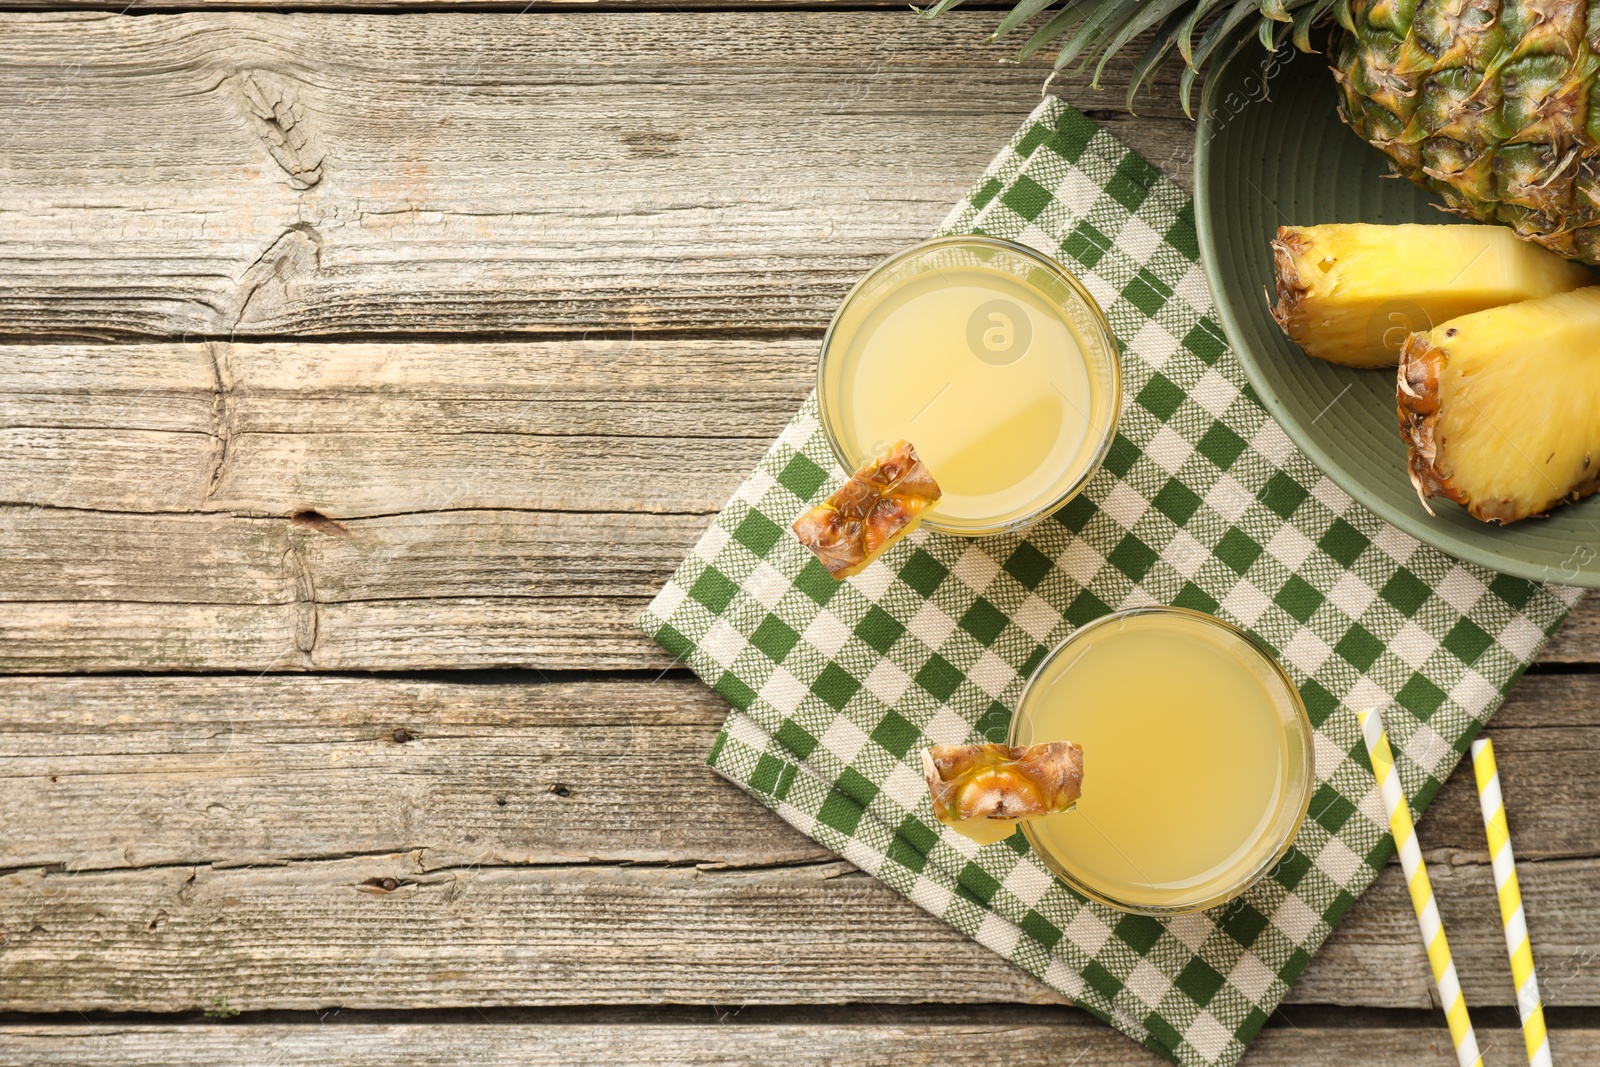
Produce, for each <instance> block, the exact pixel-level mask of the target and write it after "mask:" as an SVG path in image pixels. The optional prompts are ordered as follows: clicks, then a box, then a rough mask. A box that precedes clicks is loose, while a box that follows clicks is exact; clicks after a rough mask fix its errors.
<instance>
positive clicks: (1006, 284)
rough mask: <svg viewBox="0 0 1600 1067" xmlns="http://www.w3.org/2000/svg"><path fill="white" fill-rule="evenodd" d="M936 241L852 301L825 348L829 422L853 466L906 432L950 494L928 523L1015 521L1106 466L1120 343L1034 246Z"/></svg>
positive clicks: (1006, 524) (971, 527) (822, 394)
mask: <svg viewBox="0 0 1600 1067" xmlns="http://www.w3.org/2000/svg"><path fill="white" fill-rule="evenodd" d="M930 248H932V249H933V251H932V252H931V253H926V254H924V257H923V258H922V259H920V260H919V259H918V258H917V256H918V251H919V250H913V252H912V253H910V254H909V262H905V261H903V260H905V259H906V258H907V257H902V260H891V261H890V263H889V264H887V265H886V266H885V267H884V268H880V270H879V271H877V272H874V273H873V274H872V275H869V276H868V278H867V280H866V281H864V282H863V283H862V285H861V286H859V287H858V288H857V290H856V291H855V292H854V293H852V294H851V296H850V298H848V299H847V300H846V302H845V305H844V307H843V308H842V309H841V310H840V312H839V315H838V316H837V317H836V319H835V321H834V324H833V326H832V328H831V329H830V331H829V336H828V340H827V341H826V342H825V344H824V352H823V358H822V365H821V371H820V374H819V383H818V401H819V404H820V406H821V411H822V415H823V421H824V424H825V425H826V427H827V428H828V430H829V436H830V439H831V440H832V441H833V443H834V447H835V451H836V452H838V453H839V460H840V463H841V465H843V466H844V467H845V468H846V469H851V470H853V469H855V468H856V467H857V466H858V465H860V464H861V463H862V462H864V461H865V460H867V459H869V458H871V457H873V456H876V455H878V454H880V453H881V452H882V451H883V450H884V449H886V448H887V447H888V446H889V445H891V444H893V443H894V442H895V441H898V440H900V439H902V438H904V439H905V440H908V441H910V442H911V443H912V444H913V445H914V446H915V447H916V449H917V453H918V455H919V456H920V457H921V458H922V461H923V462H924V463H925V464H926V465H927V467H928V469H929V471H930V472H932V474H933V476H934V478H935V479H936V480H937V481H938V482H939V487H940V489H941V490H942V492H943V495H942V497H941V498H940V500H939V503H938V504H937V505H935V506H934V507H933V508H932V509H931V510H930V511H929V513H928V516H927V519H926V521H927V523H928V525H929V526H931V527H932V528H934V529H938V530H942V531H944V532H947V533H963V534H983V533H994V532H999V531H1001V530H1011V529H1017V528H1020V527H1022V526H1025V525H1027V524H1028V523H1030V522H1032V521H1035V520H1037V519H1038V518H1040V517H1041V516H1043V515H1045V514H1048V513H1049V511H1051V510H1053V509H1054V508H1055V507H1057V506H1059V505H1060V504H1062V503H1065V502H1066V501H1067V500H1068V499H1070V498H1071V496H1072V494H1073V493H1074V492H1076V491H1077V489H1078V488H1079V487H1081V485H1082V484H1083V482H1084V481H1086V480H1087V479H1088V477H1089V476H1090V475H1091V474H1093V472H1094V470H1095V469H1096V468H1097V467H1098V465H1099V461H1100V458H1101V457H1102V456H1103V454H1104V451H1105V448H1106V446H1107V445H1108V444H1109V442H1110V438H1111V432H1112V430H1113V429H1114V427H1115V421H1116V407H1117V402H1118V399H1119V396H1120V393H1119V387H1118V384H1117V381H1116V377H1117V366H1116V355H1115V344H1114V342H1112V341H1111V339H1110V337H1109V335H1108V333H1107V332H1106V330H1105V327H1104V321H1103V320H1102V319H1101V318H1100V317H1099V314H1098V310H1097V309H1095V308H1094V306H1093V304H1092V302H1090V301H1089V300H1088V297H1087V296H1086V295H1085V294H1083V293H1082V291H1081V290H1080V289H1079V288H1077V287H1076V285H1075V283H1074V282H1073V280H1072V279H1071V277H1070V276H1069V275H1066V274H1065V272H1064V271H1061V269H1060V268H1059V267H1057V266H1055V265H1054V264H1051V263H1050V262H1049V261H1048V260H1043V259H1042V257H1038V256H1036V254H1034V253H1032V252H1031V251H1029V250H1027V249H1022V248H1021V247H1020V246H1010V245H1006V244H1005V243H1003V242H991V241H986V240H984V239H979V238H954V239H949V238H947V239H944V240H943V241H936V242H930V244H928V245H923V246H919V249H920V250H927V249H930ZM974 248H975V249H977V252H978V254H974V253H973V251H972V249H974Z"/></svg>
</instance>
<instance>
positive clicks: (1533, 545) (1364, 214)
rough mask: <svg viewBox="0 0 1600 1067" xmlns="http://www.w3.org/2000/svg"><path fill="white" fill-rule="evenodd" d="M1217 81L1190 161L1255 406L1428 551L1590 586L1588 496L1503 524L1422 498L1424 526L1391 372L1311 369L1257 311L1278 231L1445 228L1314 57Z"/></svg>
mask: <svg viewBox="0 0 1600 1067" xmlns="http://www.w3.org/2000/svg"><path fill="white" fill-rule="evenodd" d="M1216 77H1218V78H1220V79H1221V82H1220V83H1219V85H1218V89H1217V94H1216V96H1215V98H1214V102H1213V112H1212V114H1210V115H1209V116H1207V117H1205V118H1204V119H1202V121H1201V122H1200V128H1199V134H1198V141H1197V145H1196V156H1195V206H1196V215H1197V221H1198V223H1199V230H1200V255H1201V259H1202V261H1203V262H1204V265H1205V270H1206V276H1207V278H1208V279H1209V280H1210V282H1211V291H1212V293H1213V294H1214V295H1215V296H1216V301H1217V307H1218V313H1219V315H1220V317H1221V320H1222V326H1223V329H1224V330H1226V331H1227V334H1228V340H1229V341H1230V342H1232V344H1233V347H1234V350H1235V351H1236V352H1237V353H1238V355H1239V360H1240V362H1242V363H1243V364H1244V370H1245V374H1246V375H1248V376H1249V378H1250V384H1251V385H1253V386H1254V387H1255V390H1256V392H1257V393H1258V394H1259V395H1260V397H1261V400H1262V403H1264V404H1265V405H1266V406H1267V410H1268V411H1270V412H1271V413H1272V416H1273V417H1274V418H1275V419H1277V420H1278V422H1279V424H1280V425H1282V426H1283V428H1284V430H1285V431H1286V432H1287V433H1288V434H1289V436H1290V437H1291V438H1292V439H1293V440H1294V442H1295V444H1297V445H1299V446H1300V448H1301V449H1303V450H1304V451H1305V453H1306V455H1308V456H1310V457H1311V460H1312V462H1314V463H1316V465H1317V466H1318V467H1320V468H1321V469H1322V470H1323V471H1324V472H1325V473H1326V474H1327V475H1328V477H1329V478H1332V479H1333V480H1334V481H1335V482H1336V483H1338V485H1339V486H1340V487H1341V488H1342V489H1344V491H1345V492H1347V493H1349V494H1350V495H1351V496H1352V497H1354V498H1355V499H1356V500H1358V501H1360V502H1361V503H1362V504H1364V505H1365V506H1366V507H1368V508H1369V509H1371V510H1372V511H1374V512H1376V513H1377V514H1378V515H1380V516H1382V517H1383V518H1384V519H1386V520H1387V521H1389V522H1391V523H1393V524H1394V525H1396V526H1398V527H1400V528H1401V529H1402V530H1405V531H1406V532H1407V533H1409V534H1412V535H1414V536H1416V537H1417V538H1419V539H1420V540H1422V541H1424V542H1425V543H1427V544H1430V545H1434V546H1435V547H1437V548H1439V549H1442V550H1443V551H1445V552H1448V553H1450V554H1451V555H1452V556H1455V557H1457V558H1458V559H1463V560H1467V561H1468V562H1471V563H1479V564H1482V565H1483V566H1485V567H1492V568H1494V569H1495V570H1498V571H1504V572H1506V573H1508V574H1515V575H1517V576H1519V577H1522V578H1531V579H1535V580H1539V581H1553V582H1561V583H1564V584H1568V585H1584V586H1590V587H1592V588H1600V496H1596V497H1593V498H1590V499H1589V500H1586V501H1584V502H1582V503H1579V504H1575V505H1569V506H1567V507H1563V508H1558V509H1556V511H1555V512H1554V513H1553V515H1552V517H1551V518H1548V519H1528V520H1525V521H1523V522H1520V523H1516V524H1514V525H1512V526H1508V527H1504V528H1502V527H1499V526H1493V525H1489V524H1487V523H1481V522H1479V521H1477V520H1476V519H1474V518H1472V517H1471V516H1470V515H1468V514H1467V513H1466V511H1465V510H1464V509H1462V508H1460V507H1458V506H1457V505H1455V504H1452V503H1451V502H1450V501H1448V500H1435V501H1433V509H1434V511H1435V512H1436V513H1437V514H1436V515H1434V516H1433V517H1431V518H1430V517H1429V515H1428V513H1427V512H1426V511H1424V510H1423V507H1422V504H1421V503H1420V502H1419V501H1418V500H1417V494H1416V492H1415V490H1413V489H1412V488H1411V482H1410V480H1409V479H1408V478H1407V477H1406V472H1405V446H1404V445H1402V444H1401V443H1400V438H1399V434H1398V431H1397V429H1396V425H1397V424H1396V420H1395V400H1394V387H1395V379H1394V375H1393V374H1392V373H1385V372H1381V371H1358V370H1350V369H1348V368H1344V367H1336V366H1334V365H1333V364H1331V363H1325V362H1323V361H1322V360H1319V359H1312V358H1310V357H1308V356H1306V355H1305V354H1304V353H1303V352H1301V351H1300V349H1299V348H1298V347H1296V346H1295V345H1294V344H1293V343H1292V342H1290V341H1289V340H1288V338H1286V337H1284V335H1283V333H1282V332H1281V331H1280V330H1279V329H1278V327H1277V325H1276V324H1275V323H1274V322H1273V321H1272V317H1271V316H1270V315H1269V314H1268V313H1267V298H1266V296H1265V290H1267V289H1268V288H1270V287H1271V286H1272V254H1271V252H1270V251H1269V249H1268V246H1267V242H1268V241H1269V240H1270V238H1271V237H1272V235H1273V232H1274V231H1275V230H1276V229H1277V228H1278V227H1279V226H1280V225H1311V224H1315V223H1326V222H1378V223H1397V222H1430V223H1439V222H1449V221H1452V220H1453V219H1454V216H1450V215H1445V214H1442V213H1441V212H1439V211H1438V210H1436V209H1435V207H1434V206H1433V205H1434V204H1435V203H1436V201H1435V200H1434V198H1433V197H1432V196H1431V195H1430V194H1428V193H1426V192H1424V191H1423V190H1421V189H1419V188H1417V187H1416V186H1414V185H1412V184H1411V183H1409V182H1406V181H1402V180H1399V179H1395V178H1388V177H1385V175H1386V174H1387V173H1388V166H1387V164H1386V162H1385V161H1384V159H1383V157H1382V156H1381V155H1379V153H1378V152H1377V151H1376V150H1375V149H1373V148H1371V147H1369V146H1368V145H1367V144H1365V143H1364V142H1363V141H1362V140H1361V138H1359V137H1357V136H1356V135H1355V134H1354V133H1352V132H1351V131H1350V129H1349V128H1348V127H1346V126H1345V125H1344V124H1343V123H1341V122H1340V121H1339V117H1338V114H1337V113H1336V111H1335V96H1336V91H1335V87H1334V82H1333V76H1332V75H1331V74H1330V73H1329V71H1328V69H1327V63H1326V61H1325V60H1324V59H1323V58H1322V57H1320V56H1314V55H1313V56H1300V55H1298V54H1297V55H1296V56H1295V57H1294V58H1292V59H1289V60H1286V61H1285V60H1278V61H1273V60H1270V59H1268V58H1264V57H1263V55H1262V53H1258V52H1252V51H1250V50H1246V52H1245V53H1243V54H1242V56H1241V58H1240V59H1238V60H1236V61H1235V62H1233V63H1232V64H1230V66H1229V67H1228V69H1226V70H1224V71H1222V72H1220V73H1219V74H1217V75H1216ZM1264 82H1265V85H1266V89H1265V91H1263V83H1264ZM1405 321H1406V315H1405V311H1404V309H1403V308H1399V307H1398V306H1397V308H1396V310H1395V316H1393V317H1391V321H1388V322H1380V323H1376V324H1375V326H1374V329H1375V330H1378V331H1380V332H1382V331H1385V330H1387V329H1391V328H1394V329H1404V328H1405V327H1404V326H1403V325H1402V324H1403V323H1404V322H1405Z"/></svg>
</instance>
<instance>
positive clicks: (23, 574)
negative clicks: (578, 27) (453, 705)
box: [0, 337, 1600, 671]
mask: <svg viewBox="0 0 1600 1067" xmlns="http://www.w3.org/2000/svg"><path fill="white" fill-rule="evenodd" d="M815 349H816V343H815V341H811V340H765V341H758V340H738V341H736V340H700V341H687V340H683V341H679V340H663V339H659V338H646V337H639V338H631V339H630V338H627V337H623V338H611V339H600V340H591V341H548V342H505V343H491V344H400V343H366V344H312V343H262V344H245V343H234V344H229V343H224V342H211V343H190V344H138V345H121V344H112V345H77V344H60V345H11V346H0V438H3V439H4V440H5V441H6V443H7V444H8V445H9V447H7V448H4V449H0V531H3V532H4V534H5V535H6V536H4V537H0V601H4V602H7V606H8V610H7V611H6V612H5V613H3V614H0V638H3V640H0V669H4V670H10V671H63V670H67V671H71V670H81V671H105V670H253V671H267V670H271V671H283V670H303V669H317V668H325V669H385V670H405V669H418V668H454V667H503V666H511V667H516V666H528V667H539V668H543V669H551V668H554V669H569V668H644V669H652V670H661V669H662V668H665V667H667V666H668V665H669V664H670V663H671V659H670V657H668V656H667V655H666V654H665V653H663V652H662V651H661V650H660V649H659V648H658V647H656V646H655V645H654V644H653V643H651V642H649V641H647V640H646V639H645V638H644V637H642V636H641V635H640V634H639V633H638V632H637V631H636V630H635V628H634V626H633V620H634V619H635V618H636V617H637V615H638V613H639V611H640V609H641V608H643V607H644V605H645V604H646V603H647V602H648V600H649V598H650V597H651V596H652V595H653V594H654V593H655V591H656V590H657V589H659V588H660V584H661V582H662V581H664V580H665V578H666V577H667V575H669V574H670V573H671V572H672V570H673V568H674V567H675V566H676V565H677V563H678V562H679V561H680V560H681V559H682V558H683V554H684V553H685V552H686V551H687V550H688V548H689V546H690V545H691V544H693V542H694V540H695V539H696V538H697V537H698V536H699V535H700V533H701V532H702V531H703V530H704V528H705V526H706V525H707V523H708V522H709V521H710V518H709V516H710V515H711V514H713V513H714V512H715V511H716V510H717V509H718V508H719V507H721V505H722V503H723V501H724V500H725V499H726V498H727V497H728V495H729V494H730V493H732V492H733V490H734V489H735V488H736V487H737V485H738V484H739V482H740V480H741V479H742V478H743V476H744V475H745V474H746V473H747V472H748V470H749V469H750V467H751V466H752V465H753V464H754V463H755V462H756V460H757V459H758V458H759V457H760V455H761V453H762V452H763V451H764V450H765V448H766V447H767V445H768V443H769V442H770V440H771V439H772V438H773V437H774V436H775V435H776V434H777V433H778V431H779V430H780V429H781V428H782V426H783V425H784V424H785V423H786V422H787V421H788V418H789V417H790V415H791V414H792V413H793V411H794V409H795V408H796V407H797V406H798V405H799V404H800V402H801V401H802V400H803V399H804V397H805V395H806V394H807V392H808V391H809V390H810V388H811V382H812V375H813V369H814V360H815ZM324 520H329V521H324ZM596 545H603V546H605V547H604V551H597V550H596V547H595V546H596ZM1597 647H1600V601H1596V600H1594V599H1591V600H1588V601H1585V602H1584V606H1583V607H1581V608H1580V609H1579V610H1578V611H1577V612H1576V613H1575V614H1574V617H1573V619H1572V620H1571V621H1570V622H1569V623H1568V625H1567V628H1566V629H1565V630H1564V631H1563V633H1562V636H1561V637H1560V638H1558V639H1557V641H1556V642H1554V643H1553V644H1552V646H1551V648H1550V649H1549V650H1548V651H1547V652H1546V653H1545V654H1544V656H1543V659H1544V661H1545V662H1587V661H1591V660H1593V659H1594V657H1595V655H1596V653H1595V652H1594V649H1596V648H1597Z"/></svg>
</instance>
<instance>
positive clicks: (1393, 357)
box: [1272, 224, 1600, 367]
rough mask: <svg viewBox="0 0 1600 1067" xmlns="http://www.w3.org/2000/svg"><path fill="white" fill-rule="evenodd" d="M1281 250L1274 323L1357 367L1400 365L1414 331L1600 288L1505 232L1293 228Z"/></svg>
mask: <svg viewBox="0 0 1600 1067" xmlns="http://www.w3.org/2000/svg"><path fill="white" fill-rule="evenodd" d="M1272 252H1273V258H1274V261H1275V263H1276V268H1277V276H1278V304H1277V306H1276V307H1275V308H1273V309H1272V317H1273V318H1274V319H1277V320H1278V325H1279V326H1281V327H1283V332H1284V333H1286V334H1288V335H1289V339H1290V340H1292V341H1294V342H1295V343H1296V344H1298V345H1299V346H1300V347H1301V348H1303V349H1305V351H1306V354H1307V355H1312V356H1316V357H1317V358H1318V359H1325V360H1328V361H1329V362H1330V363H1342V364H1344V365H1345V366H1349V367H1385V366H1393V365H1394V364H1395V363H1396V362H1397V361H1398V358H1399V355H1400V346H1401V345H1402V344H1404V343H1405V339H1406V336H1407V335H1408V334H1410V333H1411V332H1413V331H1419V330H1420V331H1427V330H1431V329H1432V328H1433V327H1434V326H1436V325H1437V324H1439V323H1441V322H1445V321H1447V320H1449V319H1453V318H1456V317H1457V316H1460V315H1467V314H1471V313H1472V312H1474V311H1483V310H1485V309H1487V308H1492V307H1499V306H1501V305H1502V304H1514V303H1516V302H1517V301H1519V300H1532V299H1535V298H1537V297H1542V296H1550V295H1551V294H1553V293H1564V292H1567V291H1568V290H1571V289H1576V288H1578V287H1580V286H1584V285H1593V284H1594V283H1595V282H1596V281H1597V280H1600V279H1597V278H1596V277H1595V275H1594V274H1592V273H1591V272H1590V271H1589V270H1588V269H1587V268H1585V267H1583V266H1581V265H1580V264H1577V263H1570V262H1568V261H1567V260H1565V259H1562V258H1561V257H1560V256H1558V255H1556V254H1555V253H1554V252H1549V251H1547V250H1545V249H1543V248H1540V247H1539V246H1538V245H1535V244H1530V243H1528V242H1527V241H1522V240H1519V239H1518V238H1517V235H1516V234H1515V233H1514V232H1513V231H1512V230H1510V229H1509V228H1507V227H1505V226H1421V225H1415V224H1412V225H1405V226H1370V225H1366V224H1349V225H1336V226H1298V227H1295V226H1285V227H1281V228H1280V229H1279V230H1278V236H1277V239H1276V240H1274V241H1273V242H1272Z"/></svg>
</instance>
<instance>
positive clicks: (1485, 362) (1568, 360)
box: [1396, 286, 1600, 523]
mask: <svg viewBox="0 0 1600 1067" xmlns="http://www.w3.org/2000/svg"><path fill="white" fill-rule="evenodd" d="M1396 396H1397V400H1398V404H1399V414H1400V436H1401V437H1402V438H1404V439H1405V442H1406V444H1407V445H1408V446H1409V448H1410V453H1411V455H1410V464H1409V466H1410V472H1411V484H1413V485H1415V486H1416V487H1417V494H1418V495H1419V496H1420V497H1422V498H1423V506H1424V507H1427V498H1429V497H1433V496H1444V497H1448V498H1449V499H1451V500H1454V501H1455V502H1456V503H1458V504H1462V505H1464V506H1465V507H1466V509H1467V510H1468V511H1469V512H1471V513H1472V515H1473V516H1474V517H1475V518H1479V519H1482V520H1484V521H1485V522H1499V523H1508V522H1516V521H1517V520H1518V519H1525V518H1527V517H1528V516H1529V515H1537V514H1539V513H1540V512H1543V511H1547V510H1549V509H1550V508H1552V507H1554V506H1556V505H1557V504H1561V503H1565V502H1567V501H1572V500H1577V499H1579V498H1581V497H1585V496H1588V495H1589V494H1590V493H1592V492H1594V491H1595V489H1596V488H1597V487H1600V286H1595V287H1591V288H1588V289H1579V290H1576V291H1575V292H1570V293H1560V294H1558V295H1556V296H1547V297H1545V298H1544V299H1542V300H1527V301H1524V302H1523V303H1520V304H1511V305H1509V306H1506V307H1500V308H1493V309H1491V310H1489V311H1480V312H1477V313H1476V314H1473V315H1465V316H1462V317H1461V318H1458V319H1452V320H1451V321H1449V322H1446V323H1443V324H1442V325H1439V326H1436V327H1434V328H1433V330H1431V331H1430V332H1428V333H1415V334H1412V335H1411V336H1410V337H1409V338H1408V339H1407V340H1406V344H1405V349H1404V351H1403V352H1402V353H1401V361H1400V371H1399V376H1398V385H1397V393H1396ZM1428 510H1429V512H1430V514H1431V513H1432V510H1433V509H1432V508H1429V509H1428Z"/></svg>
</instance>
